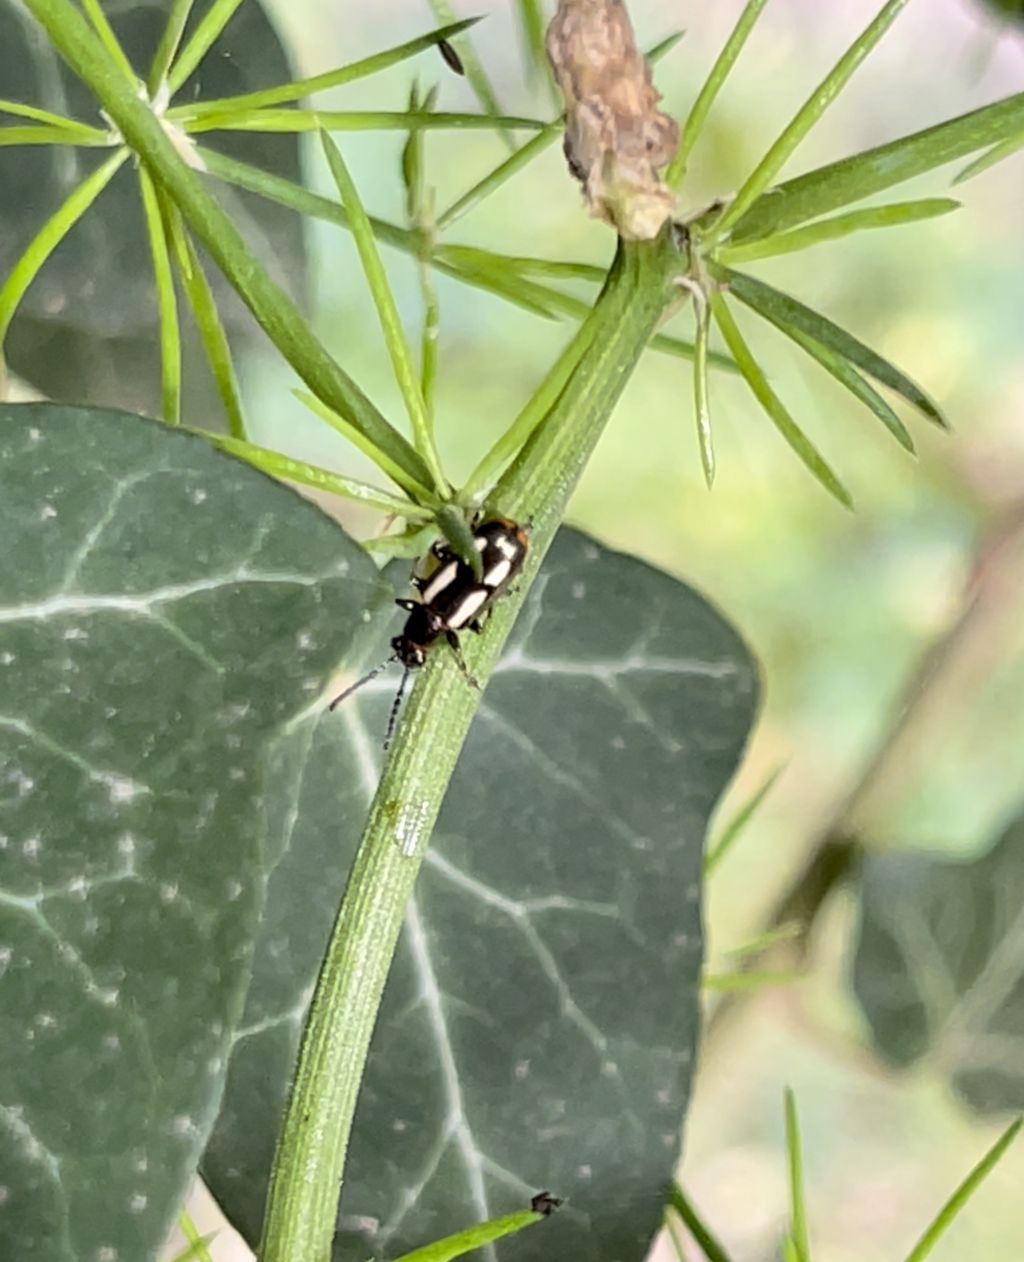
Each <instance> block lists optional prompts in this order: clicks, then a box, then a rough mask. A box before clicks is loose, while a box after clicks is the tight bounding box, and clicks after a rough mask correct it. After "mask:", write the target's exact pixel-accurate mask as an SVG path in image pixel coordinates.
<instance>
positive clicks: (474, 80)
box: [429, 0, 515, 149]
mask: <svg viewBox="0 0 1024 1262" xmlns="http://www.w3.org/2000/svg"><path fill="white" fill-rule="evenodd" d="M429 2H430V7H431V9H432V10H433V13H434V17H436V18H437V20H438V21H439V22H446V23H451V22H453V21H454V20H455V10H454V9H453V8H452V6H451V5H450V4H449V3H448V0H429ZM451 42H452V45H453V47H454V48H455V49H456V51H457V52H458V55H459V60H460V61H461V62H462V68H463V70H464V71H465V75H466V78H467V79H468V80H469V85H470V87H471V88H472V89H473V91H474V93H475V94H476V99H477V100H478V101H479V102H480V105H481V107H482V109H483V110H484V113H485V114H486V115H487V117H488V118H489V119H490V121H491V124H492V126H494V127H497V128H498V129H499V131H500V132H501V136H502V139H503V140H504V141H505V144H506V145H507V146H508V147H509V148H510V149H511V148H512V147H513V146H514V144H515V141H514V140H513V139H512V136H511V135H510V134H509V132H510V129H509V126H508V123H507V121H506V120H505V119H504V118H502V116H501V104H500V102H499V101H498V94H497V92H496V91H495V90H494V86H493V84H492V83H491V80H490V78H489V77H488V74H487V71H486V70H485V69H484V64H483V62H482V61H481V60H480V58H479V57H478V56H477V53H476V49H475V48H474V47H473V43H472V41H471V40H470V38H469V37H468V36H463V37H462V38H461V39H458V40H452V41H451Z"/></svg>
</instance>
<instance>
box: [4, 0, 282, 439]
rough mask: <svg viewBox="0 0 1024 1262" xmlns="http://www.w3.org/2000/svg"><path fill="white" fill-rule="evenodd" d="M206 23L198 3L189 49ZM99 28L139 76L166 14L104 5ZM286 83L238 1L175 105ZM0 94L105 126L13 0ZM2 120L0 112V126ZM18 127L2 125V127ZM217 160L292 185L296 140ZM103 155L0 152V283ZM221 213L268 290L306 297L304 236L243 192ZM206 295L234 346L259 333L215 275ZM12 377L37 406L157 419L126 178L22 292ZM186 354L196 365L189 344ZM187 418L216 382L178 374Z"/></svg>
mask: <svg viewBox="0 0 1024 1262" xmlns="http://www.w3.org/2000/svg"><path fill="white" fill-rule="evenodd" d="M201 16H202V8H201V6H198V5H197V6H196V7H195V9H194V10H193V13H192V14H191V16H190V19H189V25H188V26H187V27H186V38H187V35H188V34H189V33H191V31H192V30H193V29H194V27H195V25H196V23H197V21H198V20H199V19H200V18H201ZM109 17H110V21H111V24H112V25H113V27H114V30H115V32H116V34H117V36H118V38H119V39H120V41H121V44H122V46H123V47H124V50H125V53H126V54H127V56H128V58H129V59H130V60H131V62H132V64H133V65H135V66H137V67H146V66H148V65H149V64H150V62H151V60H152V58H153V54H154V53H155V52H156V49H157V45H158V44H159V42H160V37H161V35H162V34H163V31H164V27H165V26H166V22H167V5H166V4H164V3H157V2H155V0H128V2H127V3H119V4H118V5H116V6H110V12H109ZM292 77H293V73H292V69H291V66H290V63H289V59H288V57H287V55H286V53H285V50H284V47H283V46H282V44H281V42H280V40H279V39H278V36H277V34H276V32H275V30H274V28H273V26H272V24H271V22H270V19H269V18H268V17H267V15H266V12H265V11H264V8H263V7H261V5H260V4H259V3H258V0H246V3H245V4H242V5H240V6H239V8H238V10H237V11H236V13H235V14H234V15H233V16H232V18H231V20H230V21H229V22H228V24H227V26H226V27H225V29H224V31H223V33H222V34H221V36H220V38H219V39H218V40H217V41H216V42H215V43H214V45H213V47H212V49H211V51H210V53H209V54H208V55H207V57H206V58H205V59H204V60H203V62H202V63H201V65H200V67H199V68H198V69H197V70H196V71H195V72H194V73H193V75H192V76H191V78H190V79H188V80H187V81H186V82H185V84H184V85H183V86H182V88H181V89H180V92H179V94H178V95H177V96H176V97H175V99H176V100H178V101H181V100H193V99H196V98H198V97H221V96H226V95H228V94H234V93H238V92H245V91H249V90H251V89H254V88H257V87H263V86H266V85H268V84H273V83H279V82H283V81H287V80H288V79H290V78H292ZM0 83H2V84H3V88H2V91H3V95H4V97H5V98H8V99H9V100H11V101H13V102H29V103H34V104H36V105H42V106H46V107H48V108H49V109H51V110H53V111H55V112H59V113H61V114H63V115H66V116H70V117H72V118H75V119H77V120H80V121H81V122H83V123H87V124H89V125H90V126H93V127H100V128H104V129H106V127H107V124H106V123H105V121H104V119H103V118H102V117H101V116H100V115H99V114H98V113H97V111H96V103H95V100H94V98H93V97H92V95H91V94H90V93H89V92H88V90H87V89H86V88H84V87H83V86H82V84H81V82H80V81H79V80H78V78H77V77H76V76H75V75H73V74H72V73H71V71H70V70H68V69H67V67H66V66H65V65H64V63H63V62H62V61H60V60H59V59H58V58H56V57H55V56H54V55H53V52H52V50H51V49H50V48H49V46H48V44H47V42H46V39H45V36H44V35H43V34H42V32H41V31H40V30H39V28H38V26H37V25H36V24H35V22H33V21H32V20H31V19H30V18H29V17H28V16H27V15H26V14H25V13H24V11H23V10H22V9H21V7H20V5H18V4H17V3H16V2H14V0H0ZM2 114H3V109H2V107H0V115H2ZM10 121H18V122H20V121H23V120H19V119H14V120H11V119H3V122H4V123H7V122H10ZM216 145H217V147H218V148H219V149H223V151H224V152H225V153H228V154H230V155H231V156H233V157H236V158H239V159H244V160H246V161H248V162H254V163H259V164H260V165H262V166H265V167H267V168H269V169H270V170H273V171H274V172H275V173H277V174H280V175H282V176H286V177H288V178H290V179H297V178H298V177H299V145H298V141H297V140H296V138H295V137H294V136H273V135H257V134H248V133H233V134H231V135H225V136H218V137H217V140H216ZM108 156H109V153H108V151H107V150H105V149H103V148H73V149H72V148H68V147H67V146H65V145H53V144H50V145H37V146H25V145H18V146H10V147H0V189H2V190H3V196H2V197H0V278H2V277H4V276H5V274H6V273H7V271H8V270H9V269H10V267H11V266H12V264H13V263H14V262H15V260H16V259H17V258H18V256H19V255H20V254H21V252H22V250H23V249H24V248H25V246H26V245H27V244H28V242H29V241H30V240H31V238H32V236H33V235H34V234H35V232H36V231H37V230H38V228H39V226H40V224H41V223H42V222H44V221H45V220H46V219H47V218H48V217H49V215H50V214H52V213H53V211H55V210H56V209H57V207H58V206H59V205H60V203H61V202H62V201H63V200H64V199H65V198H66V197H67V195H68V193H69V192H70V191H71V189H72V188H73V187H74V185H75V184H77V183H78V182H79V181H80V180H81V179H83V178H84V176H85V175H86V174H87V173H88V172H89V171H91V170H93V169H94V168H96V167H97V166H99V164H100V163H101V162H103V161H104V160H105V159H106V158H107V157H108ZM228 208H229V210H230V212H231V213H232V215H233V216H234V217H235V219H236V222H237V223H238V226H239V228H240V229H241V230H242V231H243V232H244V233H245V235H246V237H247V239H248V240H249V243H250V245H251V246H252V247H253V248H254V249H255V250H256V251H257V252H258V253H259V255H260V257H261V258H262V259H263V260H264V262H265V263H266V265H267V266H268V267H269V268H270V269H271V272H272V274H273V276H274V278H275V279H276V280H277V282H278V283H279V284H280V285H282V286H283V287H284V288H285V289H286V290H287V291H288V292H289V293H290V294H292V296H293V297H295V298H296V299H298V300H303V299H304V295H305V289H306V281H305V275H306V267H305V247H304V241H303V238H304V229H303V226H302V224H301V222H300V221H299V220H298V219H296V218H295V217H294V216H292V215H289V214H287V212H285V211H283V210H281V208H280V207H277V206H274V205H273V204H272V203H269V202H266V201H263V200H260V199H257V198H254V197H250V196H248V195H247V194H243V193H232V194H231V195H230V203H229V207H228ZM210 275H211V283H212V287H213V292H214V294H215V296H216V300H217V304H218V306H219V307H220V309H221V314H222V318H223V320H224V322H225V324H226V326H227V330H228V333H229V335H230V336H231V337H232V338H237V337H252V336H253V335H254V334H255V333H256V328H255V325H254V323H253V321H252V320H251V318H250V317H249V316H248V314H247V313H246V312H245V311H244V309H243V308H242V305H241V303H239V302H238V300H237V299H236V298H235V296H234V294H233V293H232V291H231V289H230V287H229V286H228V285H227V284H225V283H224V282H223V281H222V280H221V278H220V277H219V275H214V272H213V269H211V272H210ZM6 355H7V361H8V365H9V367H10V368H11V369H12V370H13V371H14V372H16V373H18V374H19V375H20V376H21V377H23V378H24V379H25V380H27V381H29V382H30V383H31V384H32V385H34V386H35V387H36V388H37V389H38V390H40V391H41V392H42V393H43V394H44V395H45V396H46V397H48V398H52V399H66V400H68V401H73V402H76V403H90V402H91V403H102V404H107V405H109V406H117V407H124V408H128V409H139V410H142V411H146V412H149V413H151V414H153V415H157V414H158V413H159V411H160V375H159V343H158V316H157V309H156V301H155V295H154V289H153V282H152V267H151V261H150V246H149V241H148V239H147V235H146V226H145V220H144V218H143V208H142V203H141V199H140V197H139V189H138V181H137V179H136V177H135V173H134V172H133V171H132V169H131V166H130V165H129V166H127V167H125V168H123V169H122V170H121V171H120V172H119V173H118V174H117V175H116V176H115V177H114V180H113V181H112V183H111V184H110V186H109V187H108V188H107V189H105V190H104V192H103V194H102V195H101V196H100V198H99V199H98V200H97V202H96V203H95V204H94V205H93V206H92V207H91V208H90V209H89V211H88V212H87V213H86V215H85V216H84V217H83V219H82V221H81V222H80V223H79V224H77V225H76V227H75V228H74V229H73V230H72V231H71V233H70V234H69V235H68V236H67V237H66V238H65V240H64V241H63V242H62V243H61V244H60V245H59V246H58V248H57V250H56V251H55V253H54V255H53V257H52V258H51V259H49V260H48V261H47V264H46V265H45V266H44V268H43V270H42V272H41V273H40V275H39V277H38V279H37V280H36V282H35V283H34V284H33V285H32V286H31V288H30V289H29V291H28V293H27V295H26V298H25V301H24V303H23V304H22V306H21V309H20V311H19V312H18V314H17V316H16V318H15V320H14V322H13V324H12V326H11V331H10V334H9V336H8V341H7V346H6ZM186 356H187V358H188V359H189V360H190V361H191V363H193V364H195V365H199V364H201V362H202V354H201V352H199V351H198V342H197V340H196V338H195V336H194V333H193V334H192V335H191V336H190V337H189V339H188V340H187V342H186ZM184 388H185V391H186V399H185V409H184V410H185V415H186V418H190V419H192V420H193V421H194V422H200V423H201V422H203V421H205V420H207V419H208V417H207V416H206V415H204V413H206V412H207V410H208V408H209V404H210V402H211V401H212V400H214V399H215V398H216V394H215V392H214V390H213V388H212V382H211V381H210V380H209V379H208V378H205V377H204V376H203V375H202V374H200V373H195V372H189V373H186V374H185V379H184Z"/></svg>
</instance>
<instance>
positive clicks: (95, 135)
mask: <svg viewBox="0 0 1024 1262" xmlns="http://www.w3.org/2000/svg"><path fill="white" fill-rule="evenodd" d="M109 144H110V137H109V136H107V135H105V134H104V133H103V132H101V131H99V130H98V129H96V130H94V131H89V132H86V131H83V130H82V129H81V128H80V127H78V126H76V125H72V126H70V127H64V126H61V127H57V126H54V127H44V126H36V127H0V148H8V147H10V146H12V145H85V146H92V147H98V146H100V145H109Z"/></svg>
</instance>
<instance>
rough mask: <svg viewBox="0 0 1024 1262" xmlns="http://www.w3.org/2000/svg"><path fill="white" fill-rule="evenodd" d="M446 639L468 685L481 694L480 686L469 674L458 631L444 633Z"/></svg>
mask: <svg viewBox="0 0 1024 1262" xmlns="http://www.w3.org/2000/svg"><path fill="white" fill-rule="evenodd" d="M444 638H445V639H446V640H447V641H448V646H449V648H450V649H451V651H452V652H453V653H454V654H455V660H456V662H458V664H459V670H461V671H462V674H463V677H464V678H465V680H466V683H467V684H469V686H470V687H471V688H475V689H476V690H477V692H479V691H480V684H479V683H478V682H477V680H476V679H474V677H473V676H472V675H471V674H470V673H469V667H468V666H467V665H466V659H465V658H464V657H463V656H462V645H461V644H460V643H459V636H458V633H457V632H456V631H446V632H445V633H444Z"/></svg>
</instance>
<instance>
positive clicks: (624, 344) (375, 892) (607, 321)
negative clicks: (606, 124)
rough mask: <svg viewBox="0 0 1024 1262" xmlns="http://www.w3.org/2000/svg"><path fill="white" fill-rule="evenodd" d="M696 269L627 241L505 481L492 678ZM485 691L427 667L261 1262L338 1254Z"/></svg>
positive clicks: (454, 672)
mask: <svg viewBox="0 0 1024 1262" xmlns="http://www.w3.org/2000/svg"><path fill="white" fill-rule="evenodd" d="M680 270H683V266H682V263H681V261H680V258H679V255H678V253H677V251H676V249H675V247H674V246H673V245H672V243H671V240H670V239H669V238H668V237H665V238H663V239H661V240H660V241H657V242H648V243H642V244H635V245H630V246H624V247H622V248H621V249H620V253H619V256H618V258H617V260H616V263H615V265H614V266H613V269H612V272H611V273H610V275H609V279H608V282H607V284H606V286H605V289H604V292H603V293H602V295H601V297H600V299H599V300H598V303H597V304H596V306H595V307H594V309H593V311H592V312H591V315H590V318H589V320H588V324H589V325H590V326H591V336H590V338H589V340H588V345H587V349H586V351H585V352H584V353H583V355H582V356H581V357H580V359H579V362H578V363H577V365H576V369H575V371H574V373H573V374H572V376H571V378H570V379H569V380H568V381H567V382H566V383H565V386H564V389H563V390H562V393H561V396H560V398H559V400H558V403H557V405H556V406H555V408H554V409H552V411H551V413H550V415H549V416H548V417H547V419H546V421H545V423H544V425H543V426H542V427H541V428H540V429H539V430H536V431H535V432H534V434H533V437H532V438H531V440H530V442H529V443H528V444H527V447H526V449H525V451H524V452H523V453H522V454H521V455H520V457H519V459H517V461H516V463H515V464H514V465H513V467H512V469H510V470H509V472H508V474H507V475H506V477H505V478H504V479H503V481H502V483H501V484H500V485H499V487H498V488H497V491H496V493H495V494H496V499H497V501H498V502H499V503H500V505H501V507H502V508H503V509H504V511H506V512H509V513H511V514H513V515H514V516H517V517H518V518H520V519H526V518H528V517H530V516H532V517H533V523H534V524H533V529H532V534H531V550H530V556H529V558H528V561H527V565H526V568H525V571H524V576H523V582H522V583H521V584H520V589H519V591H518V592H517V594H516V595H515V596H513V597H512V598H511V599H509V600H507V601H504V602H502V604H501V605H500V606H499V607H498V608H496V610H495V612H494V616H493V617H492V619H491V622H490V625H489V628H488V633H487V635H486V636H483V637H481V639H480V641H479V642H478V643H476V644H473V645H472V646H467V652H466V657H467V660H468V662H469V665H470V669H471V670H472V671H473V673H474V675H475V676H476V677H477V678H478V679H480V680H481V681H485V680H486V679H487V677H488V676H489V674H490V673H491V671H492V670H493V668H494V665H495V663H496V661H497V658H498V655H499V653H500V651H501V647H502V645H503V643H504V640H505V637H506V636H507V634H508V632H509V630H510V628H511V626H512V623H513V621H514V619H515V616H516V614H517V613H518V610H519V607H520V606H521V604H522V601H523V599H524V597H525V592H526V590H527V588H528V587H529V584H530V582H531V581H532V580H533V578H534V577H535V575H536V573H537V569H538V567H539V565H540V562H541V560H542V558H543V556H544V553H545V552H546V551H547V548H548V546H549V545H550V543H551V540H552V538H553V537H554V533H555V530H556V529H557V527H558V524H559V521H560V519H561V517H562V514H563V513H564V511H565V507H566V504H567V502H568V499H569V496H570V495H571V493H572V490H573V488H574V487H575V485H576V481H577V479H578V477H579V474H580V472H581V471H582V469H583V467H584V465H585V464H586V461H587V459H588V457H589V455H590V453H591V451H592V450H593V447H594V444H595V443H596V442H597V439H598V437H599V435H600V433H601V431H602V429H603V428H604V424H605V422H606V420H607V418H608V416H609V415H610V413H611V411H612V408H613V407H614V404H615V402H616V400H617V399H618V397H619V394H620V393H621V391H622V389H623V387H624V386H625V383H626V381H627V380H628V378H629V374H630V371H631V369H632V367H633V366H634V364H635V363H636V361H637V359H638V358H639V356H640V354H641V353H642V351H643V349H644V347H645V346H646V344H647V341H648V339H649V337H650V335H651V333H652V332H653V330H654V328H655V327H656V325H657V322H658V320H659V319H660V318H661V316H662V314H663V313H664V311H665V309H666V308H667V307H668V306H669V304H670V303H671V301H672V300H673V292H672V287H671V283H670V281H671V278H672V277H673V276H674V275H675V274H676V273H677V272H678V271H680ZM478 703H479V693H477V692H475V691H473V690H472V689H470V688H467V687H466V684H465V680H464V679H463V678H462V676H461V674H460V673H459V671H458V669H457V668H456V666H455V663H454V662H453V661H451V660H449V659H448V658H440V657H439V658H435V659H433V660H432V661H431V663H430V664H429V665H428V666H427V667H426V668H425V669H424V670H423V671H422V672H421V674H420V676H419V680H418V682H417V684H416V686H415V688H414V689H413V691H412V695H411V697H410V699H409V702H408V704H407V708H406V711H405V716H404V718H403V721H402V725H401V728H400V729H399V733H398V738H397V739H396V741H395V743H394V745H393V746H392V750H391V755H390V757H389V758H388V761H387V763H386V765H385V768H384V773H383V775H382V777H381V781H380V784H379V786H378V788H377V793H376V795H375V797H374V801H373V804H372V806H371V808H370V816H369V820H368V823H367V826H366V831H365V832H364V834H363V839H362V841H361V843H360V846H359V851H358V853H357V855H356V859H355V863H354V865H353V868H352V872H351V874H350V876H349V881H348V885H347V887H346V890H345V895H344V898H343V900H342V905H341V908H340V910H339V913H338V918H337V920H336V922H335V926H334V932H333V934H332V937H331V942H330V945H329V947H328V950H327V955H326V957H325V959H324V963H323V966H322V969H321V972H320V977H319V980H318V982H317V989H316V993H315V994H314V996H313V1002H312V1005H311V1008H310V1013H309V1017H308V1020H307V1024H306V1030H305V1035H304V1038H303V1042H302V1047H301V1050H300V1053H299V1062H298V1067H297V1070H296V1075H295V1081H294V1085H293V1088H292V1094H291V1098H290V1100H289V1102H288V1107H287V1111H286V1114H285V1119H284V1124H283V1127H282V1130H281V1133H280V1137H279V1141H278V1148H277V1153H276V1156H275V1161H274V1169H273V1174H272V1177H271V1184H270V1192H269V1196H268V1202H267V1214H266V1219H265V1222H264V1229H263V1241H262V1245H261V1248H260V1259H261V1262H297V1260H298V1259H301V1260H302V1262H327V1260H328V1259H329V1258H330V1251H331V1239H332V1236H333V1233H334V1225H335V1220H336V1215H337V1206H338V1198H339V1195H340V1187H341V1177H342V1171H343V1169H344V1164H345V1155H346V1151H347V1148H348V1140H349V1134H350V1131H351V1127H352V1118H353V1115H354V1112H355V1105H356V1099H357V1096H358V1091H359V1084H360V1082H361V1080H362V1076H363V1070H364V1067H365V1063H366V1056H367V1053H368V1051H369V1044H370V1036H371V1034H372V1032H373V1026H374V1023H375V1021H376V1016H377V1010H378V1008H379V1006H380V1000H381V995H382V993H383V990H384V983H385V981H386V979H387V974H388V970H389V968H390V965H391V959H392V956H393V954H394V950H395V946H396V944H397V941H398V934H399V931H400V929H401V926H402V920H403V916H404V913H405V908H406V905H407V903H408V899H409V896H410V895H411V893H412V889H413V884H414V882H415V880H416V875H417V872H418V871H419V866H420V863H421V861H422V858H423V854H424V852H425V850H426V846H427V843H428V841H429V839H430V834H431V832H432V830H433V826H434V822H435V820H436V818H437V813H438V811H439V809H440V806H441V801H442V799H443V797H444V794H445V791H446V788H447V785H448V781H449V779H450V778H451V775H452V772H453V771H454V768H455V763H456V760H457V758H458V756H459V751H460V749H461V747H462V743H463V741H464V739H465V736H466V732H467V731H468V728H469V724H470V721H471V720H472V717H473V714H474V712H475V710H476V708H477V705H478Z"/></svg>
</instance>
